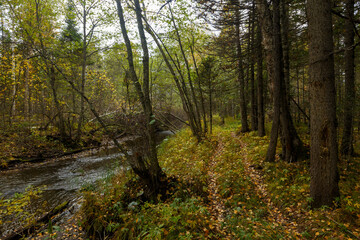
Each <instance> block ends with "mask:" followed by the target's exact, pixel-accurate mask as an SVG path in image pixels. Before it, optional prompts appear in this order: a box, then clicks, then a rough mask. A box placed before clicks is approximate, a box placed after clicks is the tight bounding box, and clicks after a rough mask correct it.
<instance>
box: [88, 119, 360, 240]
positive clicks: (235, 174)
mask: <svg viewBox="0 0 360 240" xmlns="http://www.w3.org/2000/svg"><path fill="white" fill-rule="evenodd" d="M225 122H226V124H225V125H223V126H221V127H220V126H215V127H214V131H213V135H212V136H208V137H207V139H206V140H205V141H203V142H202V143H197V141H196V139H194V138H193V137H192V136H191V131H190V130H189V129H184V130H182V131H180V132H179V133H178V134H176V135H175V136H173V137H171V138H170V139H169V140H167V141H165V142H163V143H162V144H161V146H160V147H159V149H158V151H159V161H160V164H161V166H162V167H163V168H164V170H165V172H166V173H167V175H168V176H176V177H170V178H169V179H170V182H171V184H170V186H171V187H170V188H169V190H168V193H167V194H168V195H167V198H166V200H163V201H159V202H158V203H156V204H155V203H149V202H143V201H142V200H141V194H142V191H143V190H142V186H141V185H139V183H137V180H136V179H134V178H133V177H132V176H130V177H131V178H132V179H134V180H132V181H129V182H128V183H126V178H125V175H122V176H119V175H117V176H115V177H114V178H113V179H112V180H111V181H110V182H109V183H112V184H106V187H105V185H104V187H103V188H102V190H99V189H96V190H91V191H87V192H86V193H85V200H86V201H85V204H84V212H85V216H86V218H85V219H86V221H85V228H86V229H87V230H88V231H89V230H90V235H91V236H92V237H93V238H96V236H97V235H96V234H104V233H105V235H108V236H111V238H113V239H223V238H225V237H229V238H230V239H315V238H322V239H348V238H355V239H356V237H358V236H359V230H358V229H359V228H358V226H359V224H360V222H359V217H360V214H359V191H358V190H359V182H360V179H359V176H360V174H359V172H358V171H359V170H358V169H360V161H359V160H360V159H359V158H353V159H352V161H351V162H346V161H344V162H342V163H340V169H341V181H340V187H341V189H342V196H341V198H340V199H339V203H340V205H339V206H338V208H336V209H329V208H323V209H317V210H311V209H310V201H311V199H310V197H309V196H310V194H309V191H310V190H309V185H310V176H309V164H308V160H307V161H303V162H297V163H291V164H290V163H285V162H283V161H281V159H280V158H279V157H277V160H276V162H275V163H265V162H264V161H263V160H264V158H265V154H266V150H267V146H268V137H258V136H257V135H256V133H255V132H250V133H245V134H240V135H236V134H235V132H237V129H238V128H239V123H238V122H237V121H236V120H234V119H226V120H225ZM300 132H301V133H302V134H306V131H300ZM303 138H304V139H306V136H304V137H303ZM278 152H280V149H278ZM214 156H216V157H215V158H214ZM210 161H213V163H212V165H211V168H210V169H209V163H210ZM246 163H247V164H249V165H246ZM249 169H256V171H257V172H258V173H259V176H260V178H254V176H252V175H251V174H250V172H249V171H250V170H249ZM209 171H211V173H212V174H213V176H216V183H217V189H218V191H217V193H216V195H217V196H218V198H219V199H222V202H223V205H224V212H223V219H224V221H222V222H217V220H215V219H214V218H213V217H212V214H211V212H212V209H213V207H212V206H211V204H210V202H211V201H212V200H211V199H210V197H209V195H210V191H211V189H210V188H211V187H210V184H209V182H210V179H209V178H210V175H209ZM262 191H263V192H262ZM280 216H282V217H280ZM281 218H286V219H288V220H287V221H289V222H290V221H293V225H292V224H290V223H289V222H287V221H285V222H281V221H280V220H279V219H281ZM219 223H220V225H219ZM354 236H355V237H354Z"/></svg>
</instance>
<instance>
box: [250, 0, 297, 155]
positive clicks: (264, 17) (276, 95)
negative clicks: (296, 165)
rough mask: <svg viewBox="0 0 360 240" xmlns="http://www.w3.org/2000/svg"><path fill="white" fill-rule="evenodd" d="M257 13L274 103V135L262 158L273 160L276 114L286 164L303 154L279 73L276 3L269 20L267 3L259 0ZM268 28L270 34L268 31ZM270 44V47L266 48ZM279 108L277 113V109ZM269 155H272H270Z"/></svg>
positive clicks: (280, 65) (278, 27) (280, 73)
mask: <svg viewBox="0 0 360 240" xmlns="http://www.w3.org/2000/svg"><path fill="white" fill-rule="evenodd" d="M258 2H259V4H258V5H257V7H258V11H259V13H260V20H261V26H262V33H263V44H264V48H265V49H267V51H266V54H267V55H270V56H267V57H266V58H267V70H268V73H269V74H268V75H269V76H271V77H272V78H271V82H272V85H271V86H272V90H273V101H274V120H273V126H272V128H273V129H274V130H272V131H271V133H272V134H276V135H274V136H271V137H270V144H269V149H268V152H267V153H268V155H267V157H266V159H267V160H268V161H273V160H274V159H275V153H276V149H275V148H276V143H277V135H278V133H275V129H276V128H279V127H278V126H275V125H274V124H278V123H277V117H278V116H277V114H278V112H279V114H280V122H281V135H282V141H281V143H282V149H283V153H282V156H283V159H284V160H285V161H287V162H292V161H297V160H298V158H299V157H300V156H301V155H302V154H303V152H304V149H303V144H302V141H301V140H300V138H299V136H298V134H297V132H296V129H295V127H294V125H293V121H292V118H291V115H290V110H289V103H288V98H287V93H286V85H285V82H284V72H283V53H282V43H281V28H280V0H276V1H273V18H272V19H271V11H270V8H269V6H268V5H267V2H266V1H264V0H262V1H258ZM270 29H272V32H271V31H270ZM268 44H271V46H268ZM279 106H280V110H278V109H277V108H278V107H279ZM270 154H273V156H271V155H270Z"/></svg>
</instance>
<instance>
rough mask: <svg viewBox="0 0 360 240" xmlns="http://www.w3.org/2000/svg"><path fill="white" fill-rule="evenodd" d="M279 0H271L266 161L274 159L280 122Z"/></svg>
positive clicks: (281, 71)
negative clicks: (270, 106)
mask: <svg viewBox="0 0 360 240" xmlns="http://www.w3.org/2000/svg"><path fill="white" fill-rule="evenodd" d="M279 4H280V0H274V1H273V21H274V22H273V43H274V45H273V51H272V53H273V63H274V65H273V66H274V68H273V98H274V119H273V125H272V128H271V136H270V144H269V148H268V151H267V154H266V159H265V160H266V161H269V162H273V161H275V153H276V145H277V137H278V133H279V124H280V121H279V120H280V108H281V102H280V101H281V90H282V86H281V84H282V79H283V65H282V59H281V58H282V49H281V33H280V9H279V7H280V6H279Z"/></svg>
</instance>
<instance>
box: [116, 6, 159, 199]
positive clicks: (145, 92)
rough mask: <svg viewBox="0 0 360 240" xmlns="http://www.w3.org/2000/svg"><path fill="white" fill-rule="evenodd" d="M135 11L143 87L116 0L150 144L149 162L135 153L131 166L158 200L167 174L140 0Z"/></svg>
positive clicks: (149, 195) (133, 79) (131, 76)
mask: <svg viewBox="0 0 360 240" xmlns="http://www.w3.org/2000/svg"><path fill="white" fill-rule="evenodd" d="M134 3H135V13H136V20H137V24H138V30H139V35H140V40H141V47H142V49H143V88H142V87H141V84H140V82H139V80H138V77H137V75H136V72H135V67H134V62H133V53H132V47H131V43H130V39H129V37H128V34H127V30H126V26H125V20H124V15H123V9H122V5H121V0H116V4H117V10H118V16H119V20H120V25H121V32H122V34H123V37H124V40H125V45H126V49H127V54H128V63H129V68H130V69H129V73H130V78H131V80H132V81H133V84H134V85H135V89H136V92H137V94H138V97H139V99H140V102H141V105H142V107H143V111H144V114H145V116H146V120H147V126H146V127H147V138H148V139H147V141H148V144H149V149H148V156H147V157H148V159H149V163H147V162H146V161H145V159H144V158H145V157H146V156H144V155H141V154H135V153H134V155H135V156H134V159H133V161H130V164H131V167H132V169H133V170H134V172H135V173H136V174H137V175H138V176H139V177H140V178H141V179H142V180H143V182H144V183H145V184H146V185H147V187H148V189H147V193H146V194H147V195H148V197H150V198H152V199H154V200H156V196H157V194H158V193H159V191H160V187H161V183H162V177H164V176H165V174H164V173H163V171H162V170H161V168H160V166H159V162H158V159H157V152H156V142H155V129H154V125H153V120H155V118H154V115H153V113H152V105H151V101H150V94H149V81H150V80H149V52H148V48H147V41H146V37H145V32H144V26H143V23H142V14H141V8H140V3H139V0H135V1H134Z"/></svg>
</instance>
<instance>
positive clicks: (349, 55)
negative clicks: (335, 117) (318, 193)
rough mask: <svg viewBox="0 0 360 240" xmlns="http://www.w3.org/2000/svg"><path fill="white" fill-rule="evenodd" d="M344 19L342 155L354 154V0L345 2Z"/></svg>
mask: <svg viewBox="0 0 360 240" xmlns="http://www.w3.org/2000/svg"><path fill="white" fill-rule="evenodd" d="M345 2H346V3H345V4H346V15H347V17H348V18H347V19H345V39H344V42H345V99H344V100H345V101H344V130H343V136H342V141H341V147H340V151H341V154H343V155H351V154H353V152H354V148H353V144H352V131H353V112H354V102H355V71H354V69H355V64H354V51H355V49H354V48H355V46H354V37H355V33H354V25H353V22H352V19H353V18H354V0H346V1H345Z"/></svg>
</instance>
